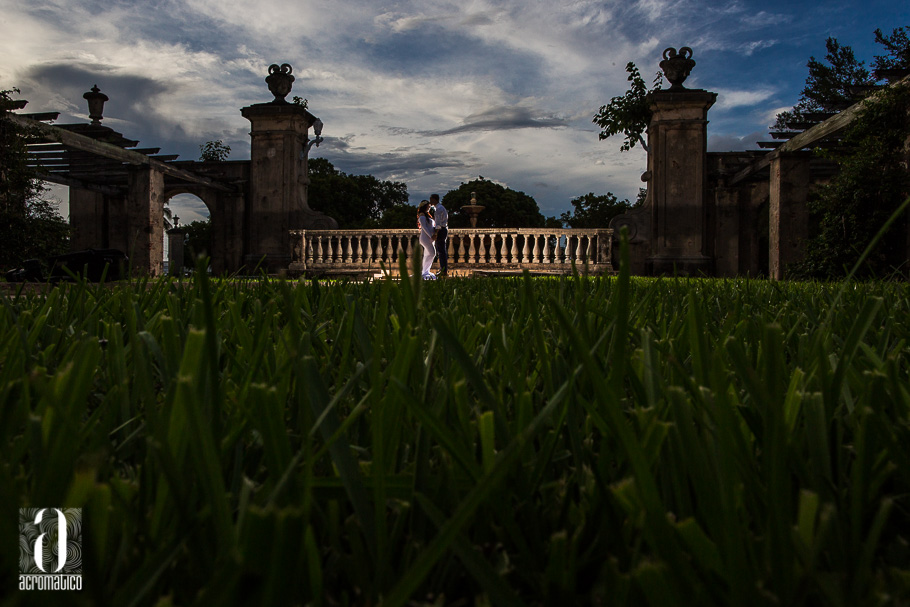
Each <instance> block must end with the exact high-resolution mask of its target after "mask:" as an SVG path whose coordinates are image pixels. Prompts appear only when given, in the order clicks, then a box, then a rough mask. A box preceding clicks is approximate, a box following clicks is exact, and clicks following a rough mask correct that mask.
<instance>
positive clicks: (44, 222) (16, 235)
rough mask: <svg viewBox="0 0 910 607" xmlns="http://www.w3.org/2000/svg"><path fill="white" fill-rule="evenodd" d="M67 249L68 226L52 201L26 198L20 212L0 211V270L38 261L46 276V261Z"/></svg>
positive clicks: (68, 244)
mask: <svg viewBox="0 0 910 607" xmlns="http://www.w3.org/2000/svg"><path fill="white" fill-rule="evenodd" d="M41 192H43V190H41ZM69 249H70V226H69V223H68V222H67V221H66V220H65V219H64V218H63V217H61V216H60V213H59V212H58V211H57V208H56V205H55V204H54V203H53V202H51V201H48V200H46V199H45V198H42V197H40V196H37V197H32V198H29V199H28V200H27V201H26V203H25V208H24V209H20V208H10V207H6V208H0V269H5V270H9V269H13V268H19V267H21V266H22V264H23V262H24V261H25V260H27V259H39V260H41V262H42V266H43V269H44V272H45V273H47V272H48V271H49V270H50V260H51V259H52V258H54V257H56V256H57V255H63V254H64V253H67V252H69Z"/></svg>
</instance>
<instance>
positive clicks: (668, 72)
mask: <svg viewBox="0 0 910 607" xmlns="http://www.w3.org/2000/svg"><path fill="white" fill-rule="evenodd" d="M693 67H695V60H693V59H692V49H690V48H689V47H688V46H684V47H682V48H681V49H679V53H677V52H676V49H675V48H673V47H672V46H671V47H670V48H668V49H666V50H665V51H664V60H663V61H661V62H660V69H662V70H663V72H664V75H665V76H666V77H667V80H669V81H670V90H673V89H676V90H679V89H684V88H686V87H684V86H683V85H682V83H683V82H684V81H685V80H686V78H688V77H689V72H691V71H692V68H693Z"/></svg>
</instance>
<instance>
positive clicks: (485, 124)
mask: <svg viewBox="0 0 910 607" xmlns="http://www.w3.org/2000/svg"><path fill="white" fill-rule="evenodd" d="M908 6H910V4H908V3H907V2H899V1H895V0H890V1H887V2H886V1H882V0H866V1H864V2H859V1H855V0H850V1H846V0H829V1H827V2H824V3H820V2H800V1H790V2H782V1H763V2H757V1H753V0H731V1H729V2H726V1H716V2H713V1H712V2H705V1H696V0H611V1H599V2H595V1H589V0H574V1H570V0H545V1H538V0H460V1H457V2H449V1H444V0H424V1H420V2H416V1H400V2H396V1H388V2H383V1H382V0H378V1H377V0H336V1H330V0H257V1H255V2H250V1H248V0H244V1H240V0H183V1H169V0H135V1H130V0H103V1H102V0H81V1H76V0H25V1H23V0H0V88H10V87H18V88H19V89H21V90H22V95H21V97H22V98H24V99H28V100H29V102H30V103H29V106H28V108H27V110H28V111H35V112H37V111H60V112H62V114H63V115H62V116H61V118H60V122H72V121H83V120H87V108H86V106H85V102H84V100H83V99H82V93H84V92H85V91H87V90H88V89H89V88H91V86H92V85H94V84H97V85H98V86H99V87H100V88H101V90H102V91H103V92H105V93H106V94H107V95H108V96H109V97H110V98H111V99H110V101H109V102H108V103H107V105H106V108H105V120H104V124H105V125H107V126H110V127H112V128H114V129H116V130H118V131H121V132H122V133H124V134H125V135H126V136H128V137H130V138H133V139H139V140H140V143H141V146H142V147H152V146H154V147H161V148H162V153H174V154H180V155H181V159H186V160H192V159H196V158H198V156H199V145H200V144H202V143H205V142H206V141H210V140H213V139H222V140H224V141H225V142H226V143H227V144H229V145H230V146H231V148H232V153H231V159H245V158H249V137H248V132H249V123H248V122H247V121H246V120H245V119H244V118H243V117H242V116H241V115H240V111H239V110H240V108H241V107H243V106H246V105H249V104H252V103H260V102H263V101H269V100H270V99H271V95H270V94H269V92H268V90H267V88H266V85H265V82H264V78H265V76H266V75H267V68H268V66H269V64H271V63H290V64H291V65H292V66H293V68H294V75H295V76H296V82H295V83H294V90H293V91H292V93H291V95H292V96H293V95H299V96H301V97H305V98H307V99H308V100H309V108H310V111H311V112H313V113H314V114H315V115H316V116H318V117H320V118H321V119H322V120H323V122H324V123H325V129H324V132H323V135H324V136H325V137H326V141H325V142H324V143H323V144H322V145H321V146H320V147H319V148H318V149H315V148H314V150H313V152H314V153H313V154H312V155H314V156H322V157H325V158H327V159H329V160H330V161H331V162H332V163H334V164H335V166H336V167H337V168H338V169H340V170H343V171H345V172H348V173H354V174H372V175H375V176H376V177H379V178H381V179H390V180H395V181H402V182H404V183H405V184H407V186H408V191H409V192H410V195H411V202H412V203H415V202H416V201H419V200H420V199H422V198H426V197H427V196H428V195H429V194H430V193H432V192H439V193H440V194H445V192H447V191H448V190H450V189H453V188H456V187H458V185H460V184H461V183H463V182H467V181H470V180H472V179H475V178H477V176H478V175H483V176H484V177H485V178H486V179H490V180H493V181H496V182H498V183H501V184H503V185H506V186H508V187H510V188H513V189H516V190H520V191H523V192H525V193H527V194H529V195H531V196H533V197H534V198H535V199H536V200H537V202H538V204H539V205H540V207H541V211H542V212H543V213H544V214H546V215H558V214H559V213H561V212H563V211H566V210H569V209H570V208H571V204H570V200H571V199H572V198H574V197H576V196H580V195H583V194H585V193H587V192H594V193H597V194H602V193H605V192H608V191H611V192H613V193H615V194H617V195H618V196H619V197H620V198H631V199H634V197H635V195H636V194H637V191H638V187H639V186H640V185H641V182H640V181H639V176H640V174H641V172H642V171H643V170H644V168H645V161H646V159H645V155H644V152H642V151H641V150H640V149H639V148H637V147H636V148H635V149H634V150H632V151H631V152H622V153H620V152H619V145H620V143H621V142H620V140H619V139H618V138H614V139H609V140H607V141H599V140H598V137H597V132H598V129H597V128H596V126H595V125H593V124H592V122H591V118H592V116H593V115H594V113H595V112H596V111H597V109H598V108H599V107H600V105H602V104H604V103H607V102H608V101H609V100H610V98H611V97H613V96H616V95H621V94H622V93H623V92H624V91H625V90H626V88H627V82H626V73H625V71H624V67H625V65H626V63H627V62H628V61H634V62H635V63H636V64H637V65H638V66H639V67H640V68H641V71H642V73H643V74H644V75H645V76H646V78H647V79H649V81H650V78H651V77H652V76H653V74H654V73H655V72H656V71H657V64H658V62H659V61H660V59H661V53H662V52H663V50H664V49H665V48H666V47H669V46H673V47H680V46H689V47H691V48H692V49H693V50H694V57H693V58H694V59H695V60H696V62H697V65H696V67H695V69H694V70H693V72H692V76H691V77H690V79H689V80H688V81H687V82H686V86H688V87H690V88H704V89H707V90H710V91H714V92H717V93H718V101H717V103H716V105H715V106H714V107H713V108H712V109H711V111H710V112H709V116H708V118H709V121H710V122H709V125H708V137H709V142H708V146H709V150H712V151H725V150H735V149H755V148H756V146H755V143H754V142H756V141H758V140H762V139H767V130H768V128H767V127H768V125H770V124H771V123H772V122H773V121H774V115H775V114H776V113H777V112H778V111H780V110H782V109H786V108H789V107H791V106H792V105H793V104H794V103H795V102H796V101H797V99H798V97H799V92H800V90H801V89H802V87H803V85H804V83H805V79H806V75H807V70H806V62H807V60H808V59H809V57H810V56H815V57H817V58H822V57H823V56H824V54H825V38H826V37H828V36H834V37H836V38H837V39H838V40H839V41H840V42H841V43H842V44H846V45H850V46H852V47H853V48H854V50H855V51H856V54H857V57H858V58H860V59H863V60H865V61H866V62H867V64H868V63H871V61H872V58H873V56H874V55H875V54H877V53H879V52H880V49H879V48H878V47H877V45H875V44H874V36H873V31H874V30H875V29H876V28H882V29H883V30H885V31H886V32H890V31H891V30H892V29H894V28H895V27H898V26H907V25H910V8H908ZM174 206H176V207H178V214H180V215H181V216H182V217H183V218H184V220H192V219H194V218H197V217H198V215H199V212H200V211H201V209H200V208H199V206H200V205H199V204H194V203H193V201H191V200H186V199H182V200H178V201H175V202H174Z"/></svg>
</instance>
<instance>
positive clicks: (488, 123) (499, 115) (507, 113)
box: [437, 106, 568, 135]
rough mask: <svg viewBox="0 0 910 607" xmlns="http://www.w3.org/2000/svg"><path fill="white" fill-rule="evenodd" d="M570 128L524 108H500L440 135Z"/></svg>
mask: <svg viewBox="0 0 910 607" xmlns="http://www.w3.org/2000/svg"><path fill="white" fill-rule="evenodd" d="M564 126H568V121H567V120H565V119H563V118H556V117H553V116H542V115H540V114H536V113H535V112H534V111H533V110H531V109H530V108H527V107H522V106H500V107H494V108H490V109H488V110H484V111H482V112H478V113H476V114H471V115H470V116H468V117H467V118H465V119H464V124H462V125H461V126H457V127H455V128H452V129H448V130H445V131H440V132H438V133H437V134H439V135H454V134H456V133H465V132H469V131H507V130H511V129H527V128H534V129H540V128H558V127H564Z"/></svg>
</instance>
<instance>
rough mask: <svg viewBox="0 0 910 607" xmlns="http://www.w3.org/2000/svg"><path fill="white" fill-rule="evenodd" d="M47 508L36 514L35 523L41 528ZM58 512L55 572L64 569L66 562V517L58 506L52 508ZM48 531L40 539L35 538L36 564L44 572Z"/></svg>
mask: <svg viewBox="0 0 910 607" xmlns="http://www.w3.org/2000/svg"><path fill="white" fill-rule="evenodd" d="M45 510H47V508H42V509H41V510H39V511H38V515H37V516H35V525H36V526H38V528H39V529H40V528H41V527H40V525H41V521H42V520H43V518H44V511H45ZM52 510H54V511H55V512H56V513H57V569H55V570H54V571H55V573H56V572H59V571H62V570H63V565H65V564H66V517H65V516H63V512H61V511H60V509H58V508H52ZM45 535H47V533H42V534H40V535H39V536H38V539H36V540H35V564H36V565H38V569H40V570H41V571H42V572H44V573H47V572H46V571H44V536H45Z"/></svg>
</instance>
